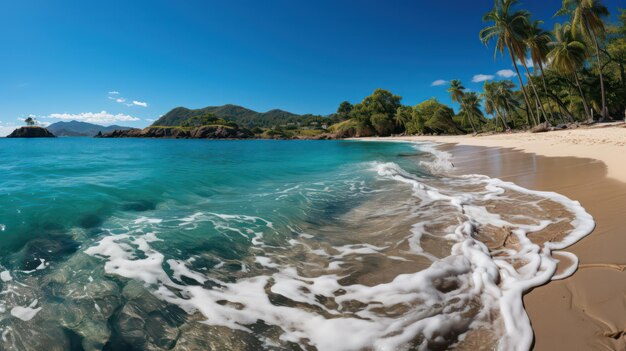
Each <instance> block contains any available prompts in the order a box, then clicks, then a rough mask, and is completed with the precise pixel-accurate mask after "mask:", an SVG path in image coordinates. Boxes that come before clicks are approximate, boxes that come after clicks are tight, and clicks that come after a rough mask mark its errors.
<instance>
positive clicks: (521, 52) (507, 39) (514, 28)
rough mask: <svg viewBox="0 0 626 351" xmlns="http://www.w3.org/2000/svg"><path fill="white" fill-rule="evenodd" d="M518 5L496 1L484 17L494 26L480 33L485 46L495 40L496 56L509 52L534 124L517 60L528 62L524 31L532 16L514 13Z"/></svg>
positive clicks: (501, 0) (514, 1)
mask: <svg viewBox="0 0 626 351" xmlns="http://www.w3.org/2000/svg"><path fill="white" fill-rule="evenodd" d="M517 3H518V1H517V0H495V4H494V7H493V9H492V10H491V11H489V12H487V13H486V14H485V15H484V16H483V21H484V22H492V24H491V25H490V26H488V27H486V28H483V30H481V31H480V40H481V41H482V42H483V43H484V44H485V45H488V44H489V42H490V41H492V40H495V42H496V48H495V55H497V54H498V53H500V54H503V53H504V50H505V49H507V50H508V52H509V55H510V57H511V61H512V62H513V67H515V72H516V73H517V78H518V79H519V83H520V89H521V90H522V93H523V94H524V100H525V101H526V106H527V107H528V114H527V122H528V124H530V121H529V120H528V116H530V117H531V118H532V120H533V122H534V121H535V116H534V114H533V112H532V111H533V109H532V106H531V104H530V100H529V98H528V93H527V92H526V87H525V86H524V81H523V80H522V75H521V74H520V72H519V68H518V66H517V59H519V60H520V61H521V62H524V63H525V60H526V46H525V45H524V30H525V28H527V27H528V23H529V20H528V18H529V17H530V14H529V13H528V11H522V10H518V11H513V10H512V8H513V6H514V5H516V4H517Z"/></svg>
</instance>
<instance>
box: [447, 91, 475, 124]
mask: <svg viewBox="0 0 626 351" xmlns="http://www.w3.org/2000/svg"><path fill="white" fill-rule="evenodd" d="M448 93H450V97H451V98H452V101H453V102H456V103H458V104H460V105H461V109H464V108H465V107H464V106H463V104H464V103H465V100H464V97H465V87H464V86H463V83H461V81H460V80H458V79H453V80H452V81H450V88H448ZM467 119H468V120H469V124H470V126H471V127H472V130H473V131H474V133H476V127H474V122H473V121H472V116H470V115H468V116H467Z"/></svg>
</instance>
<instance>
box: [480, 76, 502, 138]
mask: <svg viewBox="0 0 626 351" xmlns="http://www.w3.org/2000/svg"><path fill="white" fill-rule="evenodd" d="M500 85H501V84H500V82H489V81H487V82H485V84H484V85H483V93H482V94H481V97H482V98H483V99H484V100H485V112H486V113H487V114H490V115H493V116H495V120H496V131H497V130H498V119H500V120H501V121H502V126H503V129H504V130H509V126H508V124H507V123H506V120H505V119H504V117H502V114H501V113H500V111H502V110H503V104H502V100H501V95H500V94H499V92H498V89H499V86H500Z"/></svg>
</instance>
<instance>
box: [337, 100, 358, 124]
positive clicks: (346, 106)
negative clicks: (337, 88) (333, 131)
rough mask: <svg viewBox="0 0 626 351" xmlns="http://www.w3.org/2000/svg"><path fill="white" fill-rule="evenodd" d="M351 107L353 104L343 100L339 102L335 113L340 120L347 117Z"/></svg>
mask: <svg viewBox="0 0 626 351" xmlns="http://www.w3.org/2000/svg"><path fill="white" fill-rule="evenodd" d="M353 108H354V106H352V104H351V103H349V102H348V101H344V102H342V103H341V104H339V107H338V108H337V115H338V116H339V118H340V119H342V120H344V119H347V118H348V115H350V112H352V109H353Z"/></svg>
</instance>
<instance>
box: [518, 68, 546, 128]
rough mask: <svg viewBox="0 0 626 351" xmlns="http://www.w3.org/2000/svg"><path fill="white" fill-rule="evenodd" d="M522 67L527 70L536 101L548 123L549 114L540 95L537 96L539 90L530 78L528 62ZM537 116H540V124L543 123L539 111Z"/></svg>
mask: <svg viewBox="0 0 626 351" xmlns="http://www.w3.org/2000/svg"><path fill="white" fill-rule="evenodd" d="M522 66H524V69H525V70H526V75H527V77H528V83H529V84H530V87H531V89H532V91H533V93H534V94H535V99H536V101H537V104H538V105H539V108H540V109H541V113H542V114H543V119H544V120H545V121H546V122H547V121H548V114H547V113H546V111H545V110H544V109H543V104H542V103H541V99H540V98H539V94H537V89H535V83H533V80H532V79H531V77H530V71H529V70H528V66H527V65H526V62H522ZM537 115H538V116H537V118H538V119H539V123H541V115H539V111H537Z"/></svg>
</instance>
